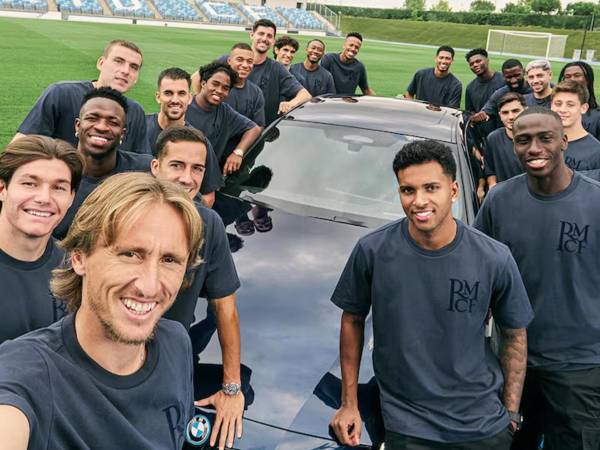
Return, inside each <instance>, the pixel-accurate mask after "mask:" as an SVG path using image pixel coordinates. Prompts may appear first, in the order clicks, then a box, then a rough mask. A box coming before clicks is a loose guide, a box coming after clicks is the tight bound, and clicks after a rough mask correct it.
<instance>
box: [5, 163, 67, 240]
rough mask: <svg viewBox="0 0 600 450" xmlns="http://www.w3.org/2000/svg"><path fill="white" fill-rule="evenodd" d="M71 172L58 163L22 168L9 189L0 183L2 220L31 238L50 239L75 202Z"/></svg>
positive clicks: (30, 164)
mask: <svg viewBox="0 0 600 450" xmlns="http://www.w3.org/2000/svg"><path fill="white" fill-rule="evenodd" d="M73 196H74V192H73V191H72V190H71V171H70V169H69V167H68V166H67V164H65V163H64V162H63V161H61V160H58V159H50V160H48V159H38V160H35V161H32V162H29V163H27V164H23V165H22V166H21V167H19V168H18V169H17V170H16V171H15V172H14V174H13V176H12V178H11V180H10V182H9V183H8V185H6V184H5V183H4V182H3V181H0V201H1V202H2V209H1V210H0V220H1V221H6V222H7V223H8V224H9V225H10V226H9V229H12V230H13V231H14V232H17V233H20V234H22V235H24V236H27V237H30V238H40V237H47V236H49V235H50V234H51V233H52V231H53V230H54V228H55V227H56V226H57V225H58V224H59V223H60V221H61V220H62V219H63V217H64V216H65V214H66V212H67V210H68V209H69V207H70V206H71V203H72V202H73Z"/></svg>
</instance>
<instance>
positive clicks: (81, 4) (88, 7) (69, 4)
mask: <svg viewBox="0 0 600 450" xmlns="http://www.w3.org/2000/svg"><path fill="white" fill-rule="evenodd" d="M56 4H57V5H58V7H59V8H60V10H61V11H67V12H72V13H79V14H102V13H103V12H104V11H103V10H102V6H100V4H99V3H98V2H97V1H96V0H81V1H78V2H77V4H75V1H74V0H56Z"/></svg>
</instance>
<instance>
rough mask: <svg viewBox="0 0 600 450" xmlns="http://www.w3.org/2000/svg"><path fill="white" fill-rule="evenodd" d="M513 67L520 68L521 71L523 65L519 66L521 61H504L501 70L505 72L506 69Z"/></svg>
mask: <svg viewBox="0 0 600 450" xmlns="http://www.w3.org/2000/svg"><path fill="white" fill-rule="evenodd" d="M513 67H520V68H521V69H522V68H523V64H521V61H519V60H518V59H507V60H506V61H504V62H503V63H502V69H501V70H503V71H504V70H506V69H512V68H513Z"/></svg>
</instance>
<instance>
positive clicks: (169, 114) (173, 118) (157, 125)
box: [146, 67, 223, 207]
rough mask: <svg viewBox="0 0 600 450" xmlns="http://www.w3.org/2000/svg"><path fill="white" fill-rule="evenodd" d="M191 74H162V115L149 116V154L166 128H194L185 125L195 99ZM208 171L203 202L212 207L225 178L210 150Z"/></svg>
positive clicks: (174, 69)
mask: <svg viewBox="0 0 600 450" xmlns="http://www.w3.org/2000/svg"><path fill="white" fill-rule="evenodd" d="M190 84H191V79H190V74H189V73H187V72H186V71H185V70H183V69H179V68H178V67H171V68H169V69H165V70H163V71H162V72H161V73H160V74H159V75H158V85H157V91H156V102H157V103H158V104H159V105H160V112H158V113H155V114H148V115H146V140H147V149H148V150H149V153H151V154H152V155H154V152H155V151H156V139H157V138H158V135H159V134H160V133H161V132H162V131H163V129H165V128H169V127H172V126H191V125H190V124H189V123H187V122H186V121H185V113H186V111H187V109H188V106H189V104H190V101H191V99H192V95H191V93H190ZM205 165H206V167H205V170H204V177H203V179H202V187H201V188H200V194H202V201H203V202H204V203H205V204H206V205H207V206H209V207H211V206H212V205H213V204H214V202H215V191H217V190H219V189H220V188H221V186H222V185H223V175H222V174H221V168H220V167H219V161H218V160H217V157H216V155H215V153H214V151H213V150H212V147H211V148H210V152H208V153H207V155H206V164H205Z"/></svg>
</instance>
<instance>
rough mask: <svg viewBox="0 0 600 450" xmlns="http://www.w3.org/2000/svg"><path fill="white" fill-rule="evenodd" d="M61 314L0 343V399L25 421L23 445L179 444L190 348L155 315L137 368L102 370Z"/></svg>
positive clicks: (189, 389)
mask: <svg viewBox="0 0 600 450" xmlns="http://www.w3.org/2000/svg"><path fill="white" fill-rule="evenodd" d="M74 317H75V316H74V315H68V316H66V317H65V318H64V319H62V320H60V321H59V322H57V323H55V324H53V325H51V326H50V327H48V328H44V329H41V330H37V331H34V332H32V333H29V334H27V335H25V336H22V337H20V338H19V339H16V340H14V341H8V342H5V343H4V344H2V345H1V346H0V404H4V405H11V406H14V407H16V408H18V409H19V410H21V411H22V412H23V413H24V414H25V416H26V417H27V419H28V421H29V429H30V433H29V445H28V447H27V448H28V449H30V450H34V449H84V448H85V449H151V448H152V449H158V448H160V449H173V450H175V449H177V450H179V449H181V448H182V446H183V443H184V439H185V438H184V431H185V428H186V425H187V423H188V421H189V420H190V419H191V416H192V414H193V410H194V406H193V385H192V348H191V343H190V339H189V337H188V335H187V332H186V331H185V330H184V328H183V327H182V326H181V325H180V324H178V323H176V322H173V321H170V320H164V319H161V320H160V321H159V323H158V327H157V328H156V332H155V336H154V339H153V340H152V341H151V342H150V343H149V344H147V345H146V349H147V355H146V361H145V362H144V365H143V366H142V368H140V369H139V370H138V371H137V372H135V373H133V374H131V375H126V376H120V375H115V374H113V373H110V372H108V371H107V370H105V369H104V368H102V367H101V366H99V365H98V364H97V363H96V362H95V361H94V360H92V359H91V358H90V357H89V356H88V355H87V354H86V353H85V352H84V350H83V349H82V348H81V346H80V345H79V342H78V340H77V335H76V333H75V326H74Z"/></svg>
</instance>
